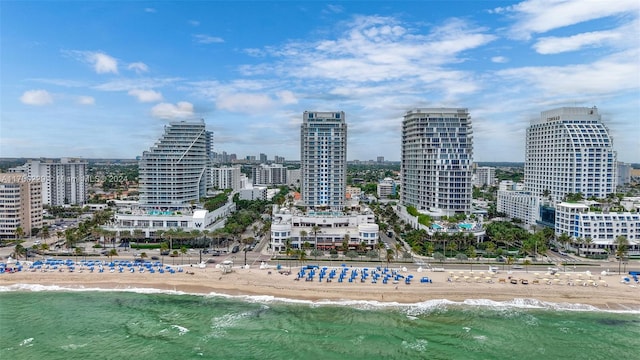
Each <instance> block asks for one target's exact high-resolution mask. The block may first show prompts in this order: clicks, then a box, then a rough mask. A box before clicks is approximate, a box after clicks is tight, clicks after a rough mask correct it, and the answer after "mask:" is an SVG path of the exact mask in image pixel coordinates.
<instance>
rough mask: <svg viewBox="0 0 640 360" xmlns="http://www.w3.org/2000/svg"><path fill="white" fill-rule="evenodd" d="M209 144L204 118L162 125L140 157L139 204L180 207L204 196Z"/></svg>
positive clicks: (209, 152) (207, 172)
mask: <svg viewBox="0 0 640 360" xmlns="http://www.w3.org/2000/svg"><path fill="white" fill-rule="evenodd" d="M211 144H212V135H211V133H210V132H208V131H207V130H206V129H205V123H204V120H201V121H198V122H187V121H180V122H172V123H170V124H169V125H167V126H165V133H164V135H163V136H162V137H161V138H160V140H158V142H156V144H155V145H154V146H153V147H151V149H149V151H145V152H144V153H143V154H142V159H141V160H140V164H139V165H140V170H139V173H140V175H139V179H140V206H141V207H147V208H166V209H179V208H183V207H185V206H188V205H189V204H190V203H191V202H198V201H199V200H200V198H202V197H204V196H206V191H207V180H208V176H210V174H209V171H207V169H208V165H209V155H210V154H211V146H212V145H211Z"/></svg>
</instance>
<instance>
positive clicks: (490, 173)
mask: <svg viewBox="0 0 640 360" xmlns="http://www.w3.org/2000/svg"><path fill="white" fill-rule="evenodd" d="M495 178H496V168H493V167H489V166H480V167H478V168H477V169H476V176H475V185H476V186H478V187H482V186H485V185H486V186H491V185H493V184H494V183H495Z"/></svg>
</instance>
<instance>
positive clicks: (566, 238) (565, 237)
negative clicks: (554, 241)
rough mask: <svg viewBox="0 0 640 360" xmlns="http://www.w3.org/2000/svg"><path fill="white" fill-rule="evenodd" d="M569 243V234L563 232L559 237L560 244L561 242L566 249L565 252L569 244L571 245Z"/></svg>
mask: <svg viewBox="0 0 640 360" xmlns="http://www.w3.org/2000/svg"><path fill="white" fill-rule="evenodd" d="M569 241H571V238H570V237H569V234H567V233H564V232H563V233H562V234H560V236H559V237H558V242H560V244H562V247H564V248H565V250H566V249H567V243H569Z"/></svg>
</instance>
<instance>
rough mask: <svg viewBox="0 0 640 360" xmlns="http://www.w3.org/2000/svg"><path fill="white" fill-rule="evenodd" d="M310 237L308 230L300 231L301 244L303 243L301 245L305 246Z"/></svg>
mask: <svg viewBox="0 0 640 360" xmlns="http://www.w3.org/2000/svg"><path fill="white" fill-rule="evenodd" d="M308 235H309V234H308V233H307V231H306V230H301V231H300V243H301V244H304V243H305V242H306V241H307V236H308Z"/></svg>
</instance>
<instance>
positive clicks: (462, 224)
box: [458, 223, 473, 230]
mask: <svg viewBox="0 0 640 360" xmlns="http://www.w3.org/2000/svg"><path fill="white" fill-rule="evenodd" d="M458 226H459V227H461V228H463V229H465V230H470V229H471V228H472V227H473V224H467V223H461V224H458Z"/></svg>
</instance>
